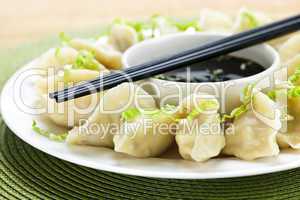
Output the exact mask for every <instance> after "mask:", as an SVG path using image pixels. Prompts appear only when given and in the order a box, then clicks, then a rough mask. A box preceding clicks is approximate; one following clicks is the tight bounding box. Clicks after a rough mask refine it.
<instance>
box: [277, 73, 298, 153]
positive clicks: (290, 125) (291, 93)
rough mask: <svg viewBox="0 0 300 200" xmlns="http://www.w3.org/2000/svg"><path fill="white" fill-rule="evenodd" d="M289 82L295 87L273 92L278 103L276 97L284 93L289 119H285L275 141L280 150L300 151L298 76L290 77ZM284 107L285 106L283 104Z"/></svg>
mask: <svg viewBox="0 0 300 200" xmlns="http://www.w3.org/2000/svg"><path fill="white" fill-rule="evenodd" d="M289 79H290V81H291V82H292V83H295V84H297V85H294V86H293V87H292V88H289V89H288V90H285V89H281V90H276V91H274V93H275V95H274V96H275V97H276V101H278V99H279V98H278V97H280V95H281V96H282V93H284V97H285V98H286V99H287V113H288V117H289V116H290V119H289V120H288V118H286V119H287V120H285V121H284V122H287V126H286V129H283V130H281V131H280V133H279V134H278V135H277V141H278V144H279V146H280V148H288V147H291V148H293V149H300V86H299V80H298V79H300V74H299V71H298V74H297V72H296V74H294V75H293V76H290V78H289ZM285 105H286V104H285Z"/></svg>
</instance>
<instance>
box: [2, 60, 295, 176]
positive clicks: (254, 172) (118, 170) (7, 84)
mask: <svg viewBox="0 0 300 200" xmlns="http://www.w3.org/2000/svg"><path fill="white" fill-rule="evenodd" d="M32 62H33V61H32ZM32 62H30V63H32ZM30 63H29V64H27V65H25V66H24V67H21V68H19V69H18V70H17V71H16V72H15V73H14V74H13V75H12V76H11V77H10V78H9V79H8V80H7V81H6V82H5V84H4V86H3V88H2V91H1V95H0V112H1V118H2V119H3V121H4V123H5V125H6V126H7V128H9V129H10V130H11V132H13V133H14V134H15V135H16V136H17V137H19V138H20V139H22V140H23V141H24V142H25V143H27V144H29V145H31V146H32V147H34V148H35V149H38V150H40V151H42V152H44V153H46V154H48V155H51V156H54V157H56V158H59V159H61V160H64V161H68V162H71V163H74V164H77V165H81V166H84V167H89V168H93V169H96V170H103V171H107V172H113V173H118V174H124V175H133V176H139V177H149V178H166V179H220V178H236V177H247V176H255V175H262V174H269V173H274V172H280V171H285V170H289V169H294V168H297V167H300V160H299V161H298V162H297V161H294V162H291V163H286V164H281V165H279V166H270V167H264V168H263V169H259V171H258V170H255V169H246V170H237V171H232V172H206V173H202V172H199V173H197V172H191V173H185V172H176V173H174V172H173V173H172V172H169V173H166V172H157V171H152V172H151V171H148V170H140V169H132V168H128V167H122V166H111V165H107V164H101V163H100V164H99V163H98V164H97V166H96V165H90V163H88V165H87V163H84V162H82V161H80V160H78V159H75V158H72V157H71V158H70V157H67V156H63V155H61V154H57V153H55V151H51V149H50V150H49V149H46V148H43V146H39V145H36V144H34V143H33V142H31V141H30V140H28V139H27V138H26V137H24V136H23V135H24V134H22V133H20V132H19V131H18V130H17V129H16V128H15V126H14V125H13V124H12V123H11V122H10V120H9V119H8V113H7V112H5V111H6V109H3V108H5V106H4V103H5V101H6V100H5V99H6V98H9V97H8V95H5V94H7V93H8V92H7V91H8V90H9V88H10V87H11V85H12V82H13V80H14V79H15V78H16V76H17V75H18V74H19V73H20V72H22V70H24V69H26V68H28V67H29V65H30ZM3 111H4V112H3ZM95 148H97V147H95ZM254 162H255V161H254Z"/></svg>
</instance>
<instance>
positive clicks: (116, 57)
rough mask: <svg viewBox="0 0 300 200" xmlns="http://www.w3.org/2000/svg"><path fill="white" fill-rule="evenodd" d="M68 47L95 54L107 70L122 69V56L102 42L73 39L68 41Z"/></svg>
mask: <svg viewBox="0 0 300 200" xmlns="http://www.w3.org/2000/svg"><path fill="white" fill-rule="evenodd" d="M68 44H69V46H71V47H73V48H74V49H77V50H87V51H89V52H93V53H94V54H95V58H96V59H97V60H98V61H99V62H100V63H101V64H103V65H105V67H107V68H109V69H120V68H121V67H122V63H121V57H122V54H121V53H120V52H119V51H117V50H115V49H114V48H113V47H111V46H109V45H107V44H103V42H102V41H98V42H97V41H92V40H87V39H80V38H74V39H70V41H68Z"/></svg>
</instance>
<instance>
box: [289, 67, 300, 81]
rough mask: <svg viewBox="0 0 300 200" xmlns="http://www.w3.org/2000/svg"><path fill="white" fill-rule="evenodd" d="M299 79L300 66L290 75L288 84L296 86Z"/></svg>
mask: <svg viewBox="0 0 300 200" xmlns="http://www.w3.org/2000/svg"><path fill="white" fill-rule="evenodd" d="M299 79H300V66H298V67H297V68H296V70H295V72H294V74H292V75H291V76H290V77H289V78H288V81H289V83H291V84H292V85H296V84H297V82H298V81H299Z"/></svg>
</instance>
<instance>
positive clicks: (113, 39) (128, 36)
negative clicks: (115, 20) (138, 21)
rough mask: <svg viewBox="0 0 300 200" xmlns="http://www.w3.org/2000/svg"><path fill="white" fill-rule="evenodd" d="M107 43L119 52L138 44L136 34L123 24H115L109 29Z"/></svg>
mask: <svg viewBox="0 0 300 200" xmlns="http://www.w3.org/2000/svg"><path fill="white" fill-rule="evenodd" d="M109 42H110V43H111V44H112V45H113V46H114V47H115V48H116V49H117V50H119V51H121V52H124V51H125V50H126V49H128V48H129V47H131V46H132V45H134V44H136V43H137V42H138V34H137V32H136V31H135V30H134V29H133V28H132V27H130V26H127V25H125V24H115V25H114V26H113V27H112V28H111V32H110V35H109Z"/></svg>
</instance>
